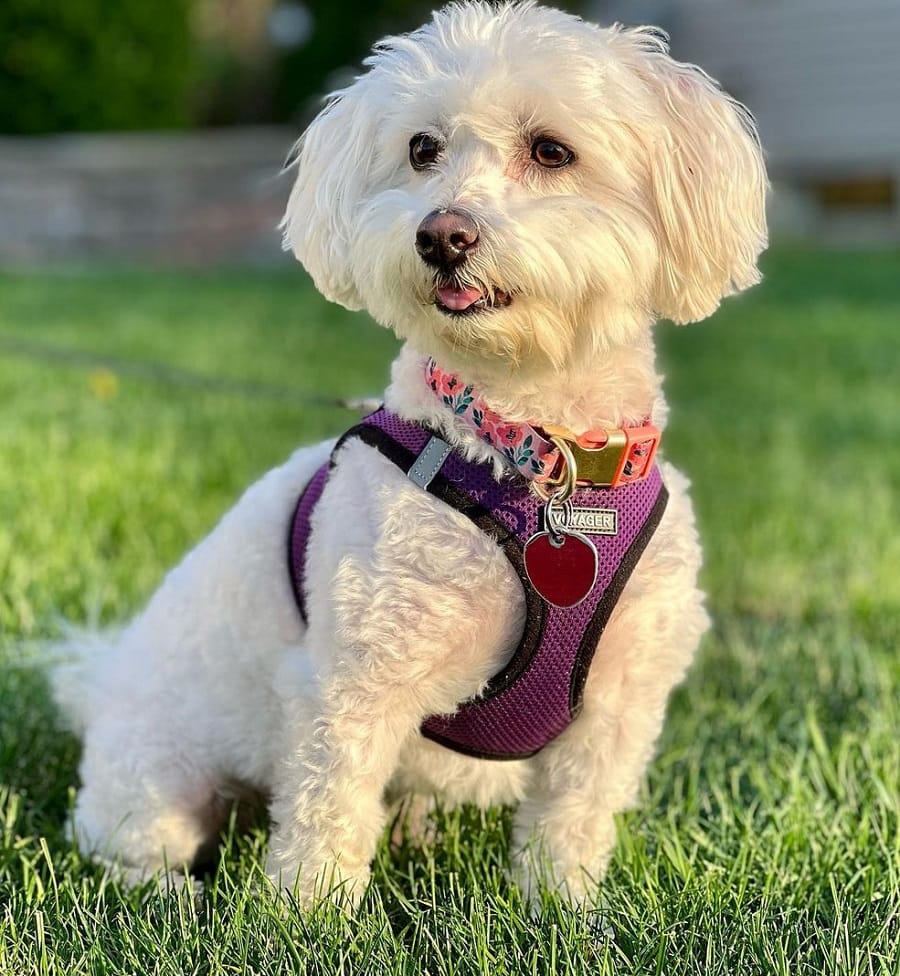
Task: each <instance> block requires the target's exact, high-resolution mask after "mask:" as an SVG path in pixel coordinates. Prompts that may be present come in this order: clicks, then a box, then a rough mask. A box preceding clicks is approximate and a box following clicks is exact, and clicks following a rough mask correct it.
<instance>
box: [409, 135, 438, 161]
mask: <svg viewBox="0 0 900 976" xmlns="http://www.w3.org/2000/svg"><path fill="white" fill-rule="evenodd" d="M443 148H444V147H443V146H442V145H441V143H440V142H439V141H438V140H437V139H435V138H434V136H431V135H429V134H428V133H427V132H420V133H418V134H417V135H414V136H413V137H412V139H410V140H409V162H410V165H411V166H412V168H413V169H425V167H426V166H430V165H431V164H432V163H433V162H434V161H435V160H436V159H437V158H438V156H440V154H441V150H442V149H443Z"/></svg>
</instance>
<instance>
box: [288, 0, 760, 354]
mask: <svg viewBox="0 0 900 976" xmlns="http://www.w3.org/2000/svg"><path fill="white" fill-rule="evenodd" d="M367 64H368V66H369V71H368V72H367V73H366V74H364V75H363V76H362V77H360V78H359V79H357V81H356V82H354V84H352V85H351V86H349V87H348V88H346V89H344V90H343V91H341V92H338V93H336V94H335V95H333V96H332V97H331V99H330V100H329V103H328V105H327V106H326V107H325V109H323V111H322V112H321V113H320V114H319V116H318V117H317V118H316V119H315V120H314V121H313V123H312V124H311V126H310V127H309V129H308V130H307V132H306V133H305V135H304V136H303V138H302V139H301V141H300V143H299V144H298V153H299V159H298V174H297V180H296V183H295V186H294V189H293V192H292V194H291V198H290V202H289V204H288V210H287V213H286V216H285V221H284V229H285V240H286V244H287V245H288V246H290V247H291V248H292V249H293V250H294V252H295V254H296V255H297V257H298V258H299V259H300V260H301V261H302V262H303V264H304V265H305V266H306V268H307V269H308V271H309V272H310V274H311V275H312V277H313V279H314V281H315V283H316V285H317V287H318V288H319V289H320V290H321V291H322V292H323V294H324V295H325V296H326V297H328V298H330V299H332V300H333V301H336V302H339V303H341V304H342V305H345V306H347V307H348V308H365V309H367V310H368V311H369V312H370V313H371V314H372V315H373V316H374V318H376V319H377V320H378V321H380V322H381V323H383V324H385V325H388V326H390V327H391V328H392V329H394V330H395V331H396V332H397V334H398V335H399V336H401V337H403V338H406V339H410V340H411V341H412V342H413V344H414V345H415V346H416V348H418V349H420V350H421V351H423V352H428V353H431V354H432V355H434V356H436V357H437V358H438V359H439V360H440V361H441V362H443V363H445V364H446V365H448V366H450V367H452V368H457V369H462V370H464V369H465V368H466V366H467V364H468V363H469V362H475V361H478V362H479V363H480V364H482V365H484V364H485V363H486V362H488V363H492V364H493V365H494V367H495V368H497V369H505V370H509V369H511V368H522V367H523V366H527V367H528V368H530V369H532V370H543V369H548V370H552V369H555V370H564V369H565V367H566V364H567V363H569V362H571V361H572V359H573V357H578V358H579V359H581V360H582V361H583V359H584V356H585V355H588V356H590V355H591V354H597V353H600V352H602V350H603V349H604V348H605V347H606V346H607V345H608V344H609V343H620V342H627V341H631V340H633V339H636V338H637V337H636V336H635V335H634V332H635V330H637V329H639V328H640V329H641V330H643V329H645V328H646V323H647V322H648V321H649V320H650V319H651V318H653V317H657V316H665V317H668V318H671V319H673V320H674V321H677V322H687V321H693V320H697V319H701V318H705V317H706V316H708V315H709V314H711V313H712V312H713V311H714V310H715V309H716V307H717V306H718V304H719V302H720V300H721V299H722V297H724V296H725V295H728V294H730V293H732V292H734V291H737V290H740V289H742V288H745V287H747V286H749V285H751V284H753V283H755V282H756V281H757V280H758V272H757V270H756V259H757V257H758V255H759V253H760V251H761V250H762V249H763V247H764V246H765V237H766V230H765V212H764V203H765V188H766V179H765V172H764V167H763V161H762V155H761V151H760V148H759V143H758V140H757V137H756V132H755V130H754V127H753V122H752V119H751V118H750V116H749V115H748V114H747V112H746V111H745V110H744V109H743V108H742V107H741V106H740V105H738V104H737V103H736V102H734V101H733V100H731V99H730V98H729V97H728V96H727V95H725V94H724V93H723V92H722V91H721V90H720V89H719V88H718V87H717V85H716V84H715V83H714V82H713V81H711V80H710V79H709V78H708V77H707V76H706V75H705V74H704V73H703V72H702V71H700V70H699V69H697V68H694V67H691V66H687V65H683V64H679V63H677V62H675V61H673V60H672V59H671V58H670V57H669V56H668V53H667V49H666V43H665V39H664V37H663V36H661V35H660V34H659V33H658V32H656V31H653V30H651V29H648V28H639V29H630V30H626V29H622V28H619V27H615V28H611V29H606V30H604V29H601V28H598V27H595V26H594V25H591V24H588V23H585V22H584V21H581V20H579V19H577V18H575V17H573V16H570V15H568V14H565V13H562V12H560V11H557V10H552V9H548V8H544V7H539V6H536V5H534V4H533V3H530V2H526V3H524V4H517V5H511V6H506V7H500V8H497V7H492V6H489V5H488V4H486V3H481V2H470V3H463V4H459V5H453V6H451V7H448V8H446V9H444V10H442V11H440V12H438V13H437V14H435V15H434V19H433V21H432V23H430V24H428V25H426V26H425V27H423V28H421V29H420V30H418V31H416V32H414V33H412V34H410V35H407V36H404V37H396V38H389V39H388V40H386V41H385V42H383V43H382V44H380V45H378V46H377V47H376V49H375V53H374V54H373V55H372V57H371V58H369V60H368V61H367Z"/></svg>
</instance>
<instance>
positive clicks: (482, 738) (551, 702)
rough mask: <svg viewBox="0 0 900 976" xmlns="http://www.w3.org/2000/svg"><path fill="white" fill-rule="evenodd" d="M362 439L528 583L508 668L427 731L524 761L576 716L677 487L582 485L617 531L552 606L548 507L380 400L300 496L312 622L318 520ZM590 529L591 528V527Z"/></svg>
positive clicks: (297, 560) (302, 560)
mask: <svg viewBox="0 0 900 976" xmlns="http://www.w3.org/2000/svg"><path fill="white" fill-rule="evenodd" d="M351 438H358V439H360V440H362V441H364V442H365V443H367V444H369V445H370V446H372V447H374V448H376V449H377V450H378V451H380V452H381V453H382V454H383V455H385V457H387V458H388V459H390V460H391V461H392V462H393V463H395V464H396V465H397V466H398V467H399V468H400V469H401V470H402V471H404V472H405V473H406V474H407V476H408V477H409V478H410V480H412V481H413V482H414V483H416V484H417V485H419V487H421V488H423V489H424V490H426V491H428V492H430V493H431V494H433V495H435V496H436V497H438V498H440V499H441V500H442V501H444V502H446V503H447V504H448V505H451V506H452V507H453V508H455V509H457V511H459V512H461V513H462V514H463V515H465V516H466V517H467V518H469V519H470V520H471V521H472V522H474V523H475V524H476V525H477V526H478V527H479V528H480V529H482V531H484V532H486V533H487V534H488V535H489V536H490V537H491V538H492V539H494V540H495V541H496V543H497V544H498V545H499V546H500V547H501V549H502V550H503V552H504V553H505V555H506V557H507V559H509V561H510V563H511V565H512V566H513V568H514V570H515V571H516V574H517V575H518V577H519V579H520V580H521V582H522V587H523V592H524V597H525V607H526V622H525V629H524V632H523V635H522V639H521V640H520V642H519V645H518V647H517V648H516V650H515V652H514V653H513V655H512V657H511V659H510V661H509V662H508V663H507V665H506V666H505V667H504V668H503V669H502V670H501V671H500V672H499V673H498V674H496V675H495V676H494V677H493V678H491V680H490V681H489V682H488V684H487V686H486V688H485V689H484V690H483V692H482V694H481V695H480V696H478V697H477V698H474V699H471V700H469V701H467V702H463V703H461V704H460V706H459V707H458V708H457V710H456V711H455V712H454V713H453V714H452V715H432V716H430V717H429V718H427V719H425V721H424V722H423V724H422V729H421V731H422V734H423V735H424V736H426V737H428V738H430V739H432V740H434V741H436V742H439V743H441V744H443V745H445V746H447V747H449V748H451V749H454V750H456V751H458V752H462V753H465V754H467V755H471V756H477V757H481V758H486V759H520V758H524V757H526V756H530V755H533V754H534V753H535V752H538V751H539V750H540V749H541V748H543V746H545V745H546V744H547V743H548V742H550V741H552V740H553V739H554V738H556V736H558V735H559V734H560V733H561V732H563V731H564V730H565V729H566V728H567V727H568V725H569V724H570V723H571V722H572V720H573V719H574V718H575V717H576V716H577V715H578V713H579V711H580V709H581V704H582V697H583V693H584V683H585V680H586V678H587V674H588V670H589V668H590V664H591V659H592V657H593V654H594V650H595V649H596V646H597V642H598V641H599V639H600V635H601V634H602V633H603V629H604V627H605V626H606V623H607V621H608V620H609V617H610V614H611V613H612V610H613V608H614V607H615V604H616V602H617V600H618V598H619V596H620V594H621V592H622V590H623V588H624V586H625V584H626V582H627V581H628V578H629V577H630V575H631V573H632V571H633V569H634V567H635V566H636V565H637V562H638V559H639V558H640V556H641V554H642V553H643V551H644V549H645V547H646V545H647V543H648V542H649V541H650V539H651V538H652V536H653V533H654V531H655V529H656V527H657V525H658V524H659V521H660V519H661V518H662V514H663V511H664V510H665V506H666V501H667V499H668V493H667V491H666V489H665V486H664V485H663V483H662V478H661V476H660V473H659V469H658V468H657V467H656V466H655V465H654V466H653V469H652V470H651V471H650V473H649V474H648V476H647V477H646V478H644V479H643V480H641V481H637V482H634V483H631V484H627V485H623V486H622V487H619V488H615V489H609V488H596V487H594V488H581V489H578V490H576V491H575V494H574V495H573V496H572V498H571V501H572V503H573V505H575V506H576V507H577V508H578V509H579V510H581V511H585V510H589V509H595V510H597V512H598V516H599V515H600V513H602V518H599V517H598V519H597V522H598V523H601V522H602V523H603V524H605V525H608V524H610V523H611V522H614V523H615V525H616V529H617V532H616V534H615V535H598V536H592V538H593V541H594V543H595V545H596V548H597V550H598V555H599V560H598V562H599V569H598V575H597V582H596V585H595V586H594V587H593V589H592V590H591V592H590V593H589V594H588V596H587V597H586V598H585V599H584V601H583V602H582V603H580V604H578V605H577V606H574V607H568V608H561V607H556V606H553V605H551V604H548V603H546V602H545V601H544V600H543V599H541V597H540V596H539V595H538V594H537V593H536V591H535V590H534V588H533V587H532V586H531V584H530V583H529V581H528V577H527V574H526V573H525V568H524V563H523V558H522V552H523V548H524V545H525V543H526V542H527V541H528V539H530V538H531V537H532V536H533V535H534V534H535V533H536V532H538V531H540V530H541V529H542V528H543V526H542V525H540V524H539V517H540V511H541V509H542V508H543V506H542V504H541V503H540V501H539V500H538V499H537V498H536V497H535V495H534V493H533V492H532V491H531V490H530V489H529V488H528V485H527V483H525V482H524V481H523V480H522V479H520V478H510V479H505V480H503V481H501V482H498V481H496V479H495V478H494V477H493V471H492V468H491V466H490V465H486V464H477V463H475V462H470V461H466V460H465V459H464V458H463V457H462V456H461V455H460V454H458V453H457V452H455V451H453V450H452V449H451V448H450V447H449V445H447V444H446V443H445V442H444V441H442V440H441V439H440V438H439V437H436V436H434V435H433V434H432V433H431V432H430V431H428V430H426V429H425V428H423V427H421V426H419V425H417V424H413V423H411V422H409V421H406V420H403V419H402V418H400V417H398V416H397V415H396V414H394V413H392V412H390V411H388V410H386V409H385V408H382V409H381V410H378V411H376V412H375V413H373V414H371V415H370V416H369V417H366V418H365V419H364V420H363V421H362V422H361V423H360V424H359V425H358V426H356V427H354V428H352V429H351V430H349V431H348V432H347V433H346V434H345V435H344V436H343V437H342V438H341V440H340V442H339V443H338V445H337V447H336V448H335V453H334V454H332V461H331V462H330V463H329V464H326V465H323V467H322V468H320V469H319V470H318V471H317V472H316V474H315V475H314V477H313V478H312V480H311V481H310V483H309V485H308V486H307V488H306V490H305V492H304V493H303V495H302V496H301V498H300V500H299V502H298V504H297V508H296V510H295V513H294V518H293V521H292V524H291V533H290V544H289V566H290V572H291V579H292V582H293V586H294V593H295V596H296V598H297V603H298V606H299V607H300V612H301V614H302V615H303V617H304V620H305V619H306V611H305V590H304V581H305V578H306V553H307V545H308V539H309V533H310V519H311V516H312V512H313V510H314V508H315V505H316V502H317V501H318V499H319V497H320V496H321V494H322V490H323V489H324V487H325V484H326V481H327V478H328V472H329V470H330V467H331V465H333V464H334V458H335V455H336V454H337V451H338V450H339V448H340V447H341V445H342V444H344V443H346V441H347V440H348V439H351ZM588 534H590V531H589V530H588Z"/></svg>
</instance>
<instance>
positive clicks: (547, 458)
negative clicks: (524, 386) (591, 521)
mask: <svg viewBox="0 0 900 976" xmlns="http://www.w3.org/2000/svg"><path fill="white" fill-rule="evenodd" d="M425 382H426V383H427V384H428V386H429V387H430V388H431V390H432V391H433V392H434V394H435V395H436V396H437V397H439V398H440V400H441V401H442V403H443V404H444V406H446V407H447V408H448V409H449V410H451V411H452V412H453V414H454V416H456V417H459V418H460V420H462V421H464V422H465V423H466V424H467V425H468V426H469V427H470V428H471V429H472V431H473V432H474V433H475V434H476V435H477V436H478V437H479V438H480V439H481V440H483V441H485V442H486V443H487V444H490V445H491V447H493V448H494V449H495V450H497V451H499V452H500V454H502V455H503V457H504V458H506V460H507V461H508V462H509V463H510V464H511V465H512V467H513V468H515V470H516V471H518V473H519V474H521V475H522V476H523V477H525V478H527V479H528V480H529V481H533V482H535V484H536V485H539V486H544V489H545V490H546V489H552V490H556V489H558V488H559V487H561V486H564V485H568V488H569V491H568V493H569V494H571V491H572V490H573V489H574V487H575V485H576V484H577V485H596V486H603V487H609V488H617V487H619V486H620V485H626V484H631V483H632V482H634V481H640V480H641V479H642V478H646V477H647V475H648V474H649V473H650V471H651V470H652V467H653V459H654V456H655V454H656V449H657V447H658V446H659V441H660V437H661V432H660V430H659V429H658V428H657V427H655V426H653V424H651V423H650V422H649V420H647V421H645V422H644V423H642V424H640V425H639V426H636V427H617V428H611V429H605V428H603V429H596V430H589V431H586V432H585V433H583V434H575V433H573V432H572V431H569V430H566V429H565V428H563V427H550V426H539V425H537V424H535V423H533V422H529V423H510V422H508V421H506V420H504V419H503V418H502V417H501V416H500V414H498V413H496V411H494V410H492V409H491V408H490V407H489V406H488V405H487V404H486V403H485V402H484V400H483V399H482V398H481V396H480V395H479V394H478V393H477V392H476V390H475V388H474V386H473V385H472V384H471V383H466V382H465V381H464V380H462V379H460V377H459V376H458V375H457V374H456V373H450V372H447V371H446V370H444V369H441V367H440V366H438V364H437V363H436V362H435V361H434V360H433V359H429V360H428V361H427V362H426V364H425Z"/></svg>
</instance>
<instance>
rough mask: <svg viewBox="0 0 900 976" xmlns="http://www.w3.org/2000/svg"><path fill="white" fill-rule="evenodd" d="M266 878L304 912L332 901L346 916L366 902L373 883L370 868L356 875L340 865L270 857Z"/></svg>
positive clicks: (339, 863) (357, 872) (358, 871)
mask: <svg viewBox="0 0 900 976" xmlns="http://www.w3.org/2000/svg"><path fill="white" fill-rule="evenodd" d="M266 875H267V876H268V878H269V881H270V882H271V884H272V885H273V886H274V887H275V888H276V890H278V891H280V892H281V893H282V894H284V895H285V896H287V897H288V898H290V899H291V900H292V901H294V902H296V904H297V905H298V906H299V907H300V908H302V909H304V910H308V909H311V908H314V907H315V906H316V905H319V904H321V903H322V902H324V901H331V902H333V903H334V904H335V905H337V906H338V907H339V908H342V909H343V910H344V911H346V912H348V913H349V912H352V911H353V909H354V908H355V907H356V905H357V904H358V903H359V900H360V898H362V895H363V892H364V891H365V890H366V885H367V883H368V881H369V868H368V865H366V866H365V868H364V869H357V870H354V871H351V870H348V867H347V866H346V865H344V864H342V863H341V862H340V861H323V862H321V863H319V864H315V863H314V862H311V861H307V862H301V861H297V860H290V859H285V858H276V857H270V858H269V860H268V861H267V863H266Z"/></svg>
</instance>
